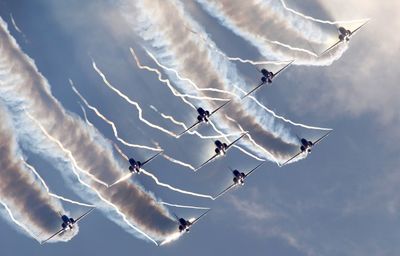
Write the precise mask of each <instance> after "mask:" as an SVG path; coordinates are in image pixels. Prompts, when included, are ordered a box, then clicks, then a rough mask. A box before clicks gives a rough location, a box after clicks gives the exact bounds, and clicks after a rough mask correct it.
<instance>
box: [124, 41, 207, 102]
mask: <svg viewBox="0 0 400 256" xmlns="http://www.w3.org/2000/svg"><path fill="white" fill-rule="evenodd" d="M129 50H130V52H131V55H132V57H133V58H134V59H135V62H136V65H137V66H138V68H140V69H142V70H147V71H149V72H153V73H156V74H157V78H158V81H160V82H161V83H163V84H166V85H167V87H168V89H169V90H170V91H171V92H172V94H174V95H175V96H176V97H179V98H181V99H182V101H183V102H185V103H186V104H187V105H189V106H190V107H191V108H193V109H196V107H195V106H194V105H193V104H192V103H190V102H189V101H188V100H187V99H186V98H193V99H199V100H200V99H203V97H198V96H194V95H189V94H181V93H179V92H178V91H177V89H176V88H175V87H173V86H172V84H171V82H170V81H169V79H163V78H162V74H161V72H160V71H159V70H157V69H154V68H151V67H149V66H145V65H142V64H141V63H140V60H139V58H138V57H137V55H136V53H135V51H134V50H133V49H132V48H129ZM206 98H208V97H206Z"/></svg>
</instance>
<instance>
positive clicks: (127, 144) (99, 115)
mask: <svg viewBox="0 0 400 256" xmlns="http://www.w3.org/2000/svg"><path fill="white" fill-rule="evenodd" d="M69 83H70V84H71V86H72V90H73V91H74V92H75V93H76V95H78V97H79V98H80V99H81V100H82V101H83V103H84V104H85V105H86V107H87V108H89V109H91V110H92V111H93V112H94V113H95V114H96V115H97V116H98V117H100V118H101V119H102V120H103V121H104V122H106V123H107V124H109V125H110V126H111V128H112V130H113V133H114V136H115V138H116V139H117V140H118V141H119V142H121V143H122V144H124V145H125V146H128V147H132V148H142V149H147V150H151V151H160V149H159V148H154V147H149V146H144V145H139V144H133V143H130V142H127V141H125V140H124V139H121V138H120V137H119V135H118V130H117V126H116V125H115V123H114V122H112V121H110V120H109V119H108V118H106V117H105V116H104V115H103V114H102V113H100V111H99V110H98V109H97V108H95V107H93V106H91V105H90V104H89V103H88V102H87V100H86V99H85V98H84V97H83V96H82V94H81V93H80V92H79V91H78V89H76V87H75V86H74V84H73V82H72V80H69Z"/></svg>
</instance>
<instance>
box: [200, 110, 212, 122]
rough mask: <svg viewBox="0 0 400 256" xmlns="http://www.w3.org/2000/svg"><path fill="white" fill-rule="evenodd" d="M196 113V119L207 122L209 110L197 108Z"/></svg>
mask: <svg viewBox="0 0 400 256" xmlns="http://www.w3.org/2000/svg"><path fill="white" fill-rule="evenodd" d="M197 113H198V114H199V115H198V116H197V120H198V121H200V122H205V123H208V118H209V117H210V111H208V110H204V109H203V108H198V109H197Z"/></svg>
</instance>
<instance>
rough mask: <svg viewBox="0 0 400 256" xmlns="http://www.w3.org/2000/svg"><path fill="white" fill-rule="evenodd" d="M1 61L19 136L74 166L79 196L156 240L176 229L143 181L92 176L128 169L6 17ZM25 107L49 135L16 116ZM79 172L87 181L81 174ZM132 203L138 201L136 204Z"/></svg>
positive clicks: (0, 27)
mask: <svg viewBox="0 0 400 256" xmlns="http://www.w3.org/2000/svg"><path fill="white" fill-rule="evenodd" d="M0 61H1V62H2V63H6V64H7V65H6V67H3V66H1V67H0V73H2V77H1V78H0V81H1V84H2V86H1V87H0V98H1V99H2V100H3V101H4V102H5V103H6V104H7V106H8V107H9V108H10V110H11V111H12V112H13V113H15V117H14V123H16V124H18V125H19V126H18V128H19V129H17V132H18V134H19V138H21V140H23V141H24V142H25V143H28V144H29V146H30V147H29V149H30V150H31V151H36V152H38V153H40V154H45V155H46V156H48V157H49V158H51V159H53V160H54V161H52V164H54V165H55V166H56V167H57V168H59V169H60V168H61V167H67V166H68V167H67V168H66V170H67V171H66V170H65V169H62V173H63V174H64V173H65V172H68V171H69V170H71V171H72V172H73V173H74V174H75V176H76V177H77V178H78V179H79V181H80V184H82V185H84V186H85V187H87V189H85V191H84V193H82V191H81V193H80V195H81V196H84V197H87V199H88V200H90V201H91V202H92V203H94V204H96V205H100V206H101V210H102V211H103V212H106V213H107V214H106V216H107V217H109V218H110V219H111V220H113V221H114V222H116V223H117V224H119V225H121V226H122V227H124V228H125V229H126V230H127V231H129V232H133V230H136V232H135V233H134V234H135V235H137V236H138V237H147V238H148V239H150V240H151V241H153V242H154V243H156V241H155V240H154V239H152V237H154V238H155V239H160V240H162V239H165V238H168V237H170V235H171V234H174V233H175V231H176V223H175V222H174V220H173V219H171V218H170V215H169V214H168V212H167V210H166V208H165V207H164V206H162V205H160V204H157V202H156V200H155V199H154V198H153V197H152V196H151V195H150V194H148V193H146V192H145V191H144V189H143V188H141V187H140V186H139V185H137V184H134V183H133V182H131V181H127V182H123V183H120V184H119V186H118V189H115V188H112V189H107V188H106V187H105V186H104V185H101V184H98V183H97V182H95V181H94V180H93V179H92V178H91V177H90V175H93V176H95V177H96V178H97V179H99V180H103V179H104V180H110V179H113V180H114V179H115V178H116V177H118V176H119V175H120V174H121V173H123V170H124V168H122V164H121V163H120V162H119V161H116V160H115V158H114V155H113V150H112V146H111V144H110V143H109V142H108V141H106V140H105V139H104V137H103V136H101V135H100V134H99V133H98V131H97V130H95V129H88V126H86V125H85V124H84V123H83V122H82V121H81V120H80V119H77V118H76V116H75V115H72V114H70V113H67V112H66V111H65V110H64V109H63V107H62V106H61V104H60V103H59V102H58V101H57V100H56V99H55V98H54V97H53V96H52V94H51V92H50V86H49V84H48V82H47V81H46V79H45V78H44V77H43V76H42V75H41V74H40V73H39V72H38V71H37V69H36V67H35V65H34V63H33V61H32V60H31V59H30V58H29V57H27V56H26V55H25V54H23V53H22V52H21V50H20V48H19V46H18V45H17V43H16V42H15V40H14V39H13V38H12V37H11V35H10V34H9V32H8V30H7V26H6V24H5V23H4V22H3V21H2V20H0ZM8 67H13V68H12V69H7V68H8ZM21 109H28V110H29V113H30V115H31V116H32V117H33V118H34V119H35V120H38V121H39V122H40V124H41V126H42V127H43V128H45V129H44V130H45V131H46V132H47V133H48V134H49V135H50V136H46V137H44V136H43V131H40V129H37V126H34V127H31V126H32V125H31V124H32V121H30V120H29V119H28V118H27V117H26V114H24V113H23V114H19V115H17V114H18V110H19V112H20V110H21ZM51 137H52V138H54V139H55V140H57V141H58V142H60V145H59V147H55V146H54V145H55V144H54V142H53V141H52V140H51ZM61 141H62V143H61ZM39 142H40V143H39ZM63 148H64V149H65V150H66V151H64V150H62V149H63ZM60 149H61V150H60ZM60 158H61V159H62V161H60V160H59V159H60ZM72 159H75V160H76V165H77V166H78V167H79V168H77V169H78V170H79V173H78V172H76V170H75V168H71V167H70V165H69V163H72V164H74V165H75V163H74V161H73V160H72ZM66 164H68V165H66ZM87 173H88V174H90V175H88V174H87ZM79 175H82V177H83V179H85V180H83V179H80V178H79ZM88 195H89V196H88ZM132 202H135V203H134V205H132ZM36 219H37V218H36Z"/></svg>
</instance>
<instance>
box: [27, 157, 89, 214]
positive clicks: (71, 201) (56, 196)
mask: <svg viewBox="0 0 400 256" xmlns="http://www.w3.org/2000/svg"><path fill="white" fill-rule="evenodd" d="M22 161H23V162H24V165H25V166H26V167H28V168H29V169H30V170H31V171H32V172H33V173H34V174H35V176H36V177H37V178H38V179H39V180H40V182H41V183H42V185H43V187H44V188H45V189H46V191H47V193H49V195H50V196H52V197H55V198H57V199H60V200H62V201H65V202H68V203H71V204H76V205H81V206H86V207H95V206H94V205H92V204H85V203H81V202H78V201H74V200H72V199H68V198H65V197H62V196H59V195H57V194H54V193H51V192H50V189H49V187H48V186H47V184H46V182H45V181H44V180H43V178H42V177H41V176H40V174H39V173H38V172H37V171H36V169H35V167H33V166H32V165H30V164H28V163H27V162H26V161H25V160H24V159H22Z"/></svg>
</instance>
